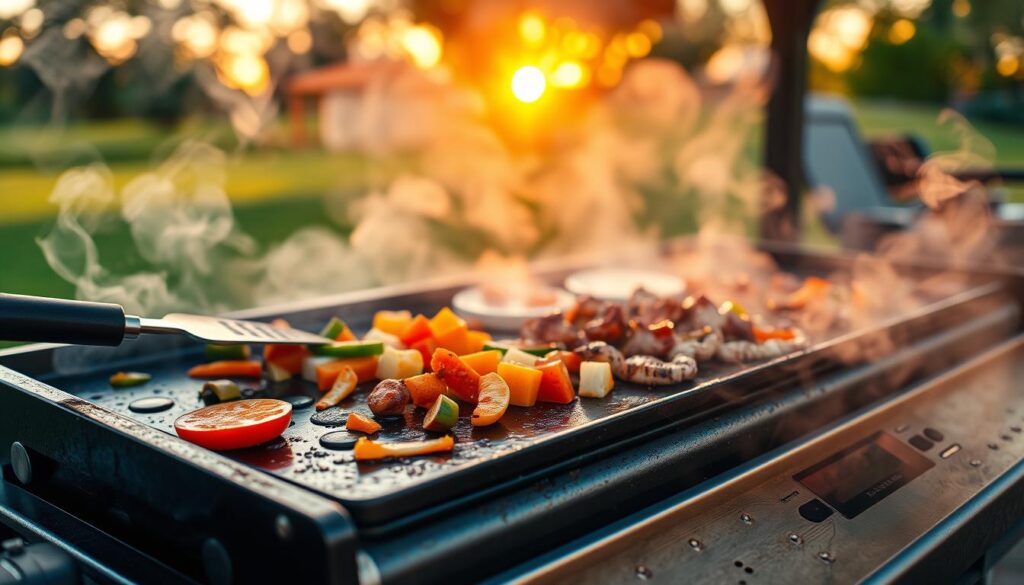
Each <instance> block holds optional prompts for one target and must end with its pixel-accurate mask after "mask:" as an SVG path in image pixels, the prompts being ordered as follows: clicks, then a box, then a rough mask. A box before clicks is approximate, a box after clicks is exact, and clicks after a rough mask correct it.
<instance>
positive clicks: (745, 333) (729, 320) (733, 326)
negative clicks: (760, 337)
mask: <svg viewBox="0 0 1024 585" xmlns="http://www.w3.org/2000/svg"><path fill="white" fill-rule="evenodd" d="M722 317H723V321H722V335H723V336H725V339H727V340H730V341H754V340H755V339H754V325H753V324H752V323H751V322H750V319H744V318H743V317H740V316H739V315H737V314H736V313H733V312H732V311H726V313H725V314H724V315H722Z"/></svg>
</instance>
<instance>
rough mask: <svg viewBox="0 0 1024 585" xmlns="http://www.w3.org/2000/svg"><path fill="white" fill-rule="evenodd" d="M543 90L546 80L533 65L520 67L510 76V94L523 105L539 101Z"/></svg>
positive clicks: (545, 86) (541, 72) (542, 73)
mask: <svg viewBox="0 0 1024 585" xmlns="http://www.w3.org/2000/svg"><path fill="white" fill-rule="evenodd" d="M545 89H547V80H546V79H544V72H543V71H541V70H540V69H538V68H536V67H534V66H533V65H527V66H525V67H520V68H519V69H517V70H516V72H515V75H513V76H512V94H513V95H515V96H516V99H517V100H519V101H521V102H523V103H525V104H532V103H533V102H535V101H537V100H539V99H540V96H542V95H544V90H545Z"/></svg>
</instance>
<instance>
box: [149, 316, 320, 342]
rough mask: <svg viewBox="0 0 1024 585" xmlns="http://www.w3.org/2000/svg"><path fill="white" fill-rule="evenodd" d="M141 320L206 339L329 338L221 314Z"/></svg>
mask: <svg viewBox="0 0 1024 585" xmlns="http://www.w3.org/2000/svg"><path fill="white" fill-rule="evenodd" d="M145 322H146V325H151V326H154V327H165V328H167V329H174V330H178V331H181V332H182V333H186V334H188V335H190V336H192V337H195V338H196V339H198V340H200V341H205V342H208V343H223V344H231V343H279V344H305V343H308V344H323V343H330V342H331V341H332V340H330V339H327V338H326V337H321V336H319V335H314V334H312V333H307V332H305V331H299V330H298V329H285V328H282V327H274V326H273V325H270V324H269V323H260V322H258V321H242V320H240V319H228V318H225V317H206V316H202V315H187V314H184V313H170V314H168V315H165V316H164V318H163V319H157V320H150V319H146V320H145Z"/></svg>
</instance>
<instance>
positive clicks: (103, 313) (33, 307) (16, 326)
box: [0, 293, 125, 345]
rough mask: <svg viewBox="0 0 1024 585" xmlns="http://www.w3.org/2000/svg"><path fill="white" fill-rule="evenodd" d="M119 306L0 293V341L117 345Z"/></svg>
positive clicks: (121, 326)
mask: <svg viewBox="0 0 1024 585" xmlns="http://www.w3.org/2000/svg"><path fill="white" fill-rule="evenodd" d="M124 338H125V314H124V309H122V308H121V306H120V305H114V304H111V303H90V302H86V301H68V300H64V299H51V298H46V297H30V296H23V295H11V294H3V293H0V339H2V340H4V341H48V342H51V343H75V344H81V345H120V343H121V341H122V340H123V339H124Z"/></svg>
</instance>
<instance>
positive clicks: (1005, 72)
mask: <svg viewBox="0 0 1024 585" xmlns="http://www.w3.org/2000/svg"><path fill="white" fill-rule="evenodd" d="M1018 69H1020V60H1019V59H1017V58H1016V57H1014V56H1012V55H1003V56H1002V57H1000V58H999V60H998V61H996V71H998V72H999V75H1002V76H1003V77H1010V76H1011V75H1013V74H1014V73H1017V70H1018Z"/></svg>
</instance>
